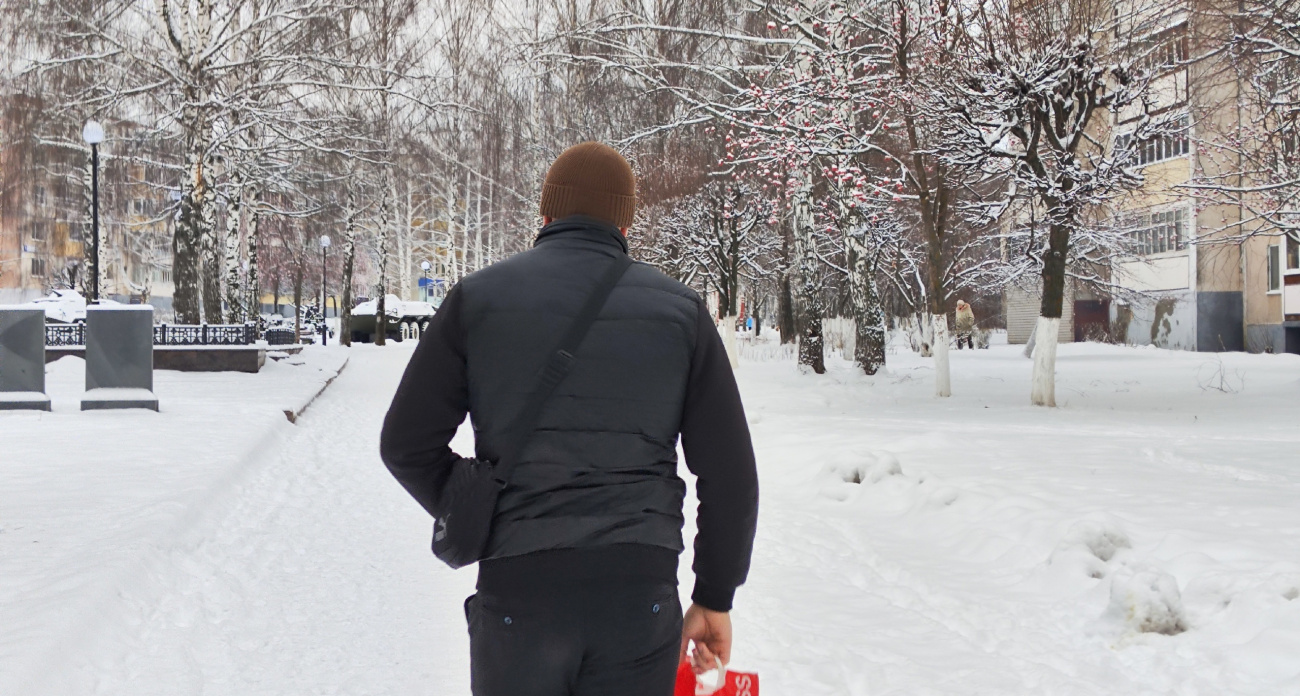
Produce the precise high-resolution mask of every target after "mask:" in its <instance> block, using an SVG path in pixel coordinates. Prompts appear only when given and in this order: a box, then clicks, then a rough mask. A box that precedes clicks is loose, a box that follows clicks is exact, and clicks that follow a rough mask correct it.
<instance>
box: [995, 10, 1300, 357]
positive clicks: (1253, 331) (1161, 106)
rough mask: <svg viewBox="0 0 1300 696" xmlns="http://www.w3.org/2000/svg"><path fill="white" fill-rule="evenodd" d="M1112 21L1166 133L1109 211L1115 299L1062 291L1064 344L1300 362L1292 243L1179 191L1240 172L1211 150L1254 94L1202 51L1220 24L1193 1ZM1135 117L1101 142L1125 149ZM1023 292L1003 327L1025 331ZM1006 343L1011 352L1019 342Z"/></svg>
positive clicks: (1149, 147) (1221, 55)
mask: <svg viewBox="0 0 1300 696" xmlns="http://www.w3.org/2000/svg"><path fill="white" fill-rule="evenodd" d="M1198 1H1199V0H1198ZM1115 16H1116V17H1117V18H1119V19H1118V26H1117V27H1116V35H1117V36H1123V37H1126V38H1125V40H1126V41H1127V42H1128V43H1129V44H1130V48H1131V50H1133V52H1134V54H1135V55H1139V56H1141V61H1142V63H1143V67H1145V68H1147V69H1148V70H1149V71H1150V73H1151V74H1152V75H1154V78H1153V82H1152V84H1151V89H1150V97H1149V98H1150V101H1149V104H1148V113H1149V115H1150V117H1151V118H1153V119H1155V120H1157V121H1158V122H1161V123H1164V124H1167V125H1168V126H1169V128H1168V129H1167V130H1166V132H1165V134H1164V135H1161V136H1158V137H1154V138H1151V139H1149V140H1146V141H1143V142H1140V143H1137V147H1136V154H1135V158H1136V161H1135V162H1134V163H1133V164H1134V166H1136V167H1138V168H1139V169H1140V170H1141V172H1142V174H1143V177H1144V185H1143V187H1142V188H1141V189H1140V190H1138V191H1136V192H1134V193H1133V194H1132V195H1129V196H1126V197H1125V198H1123V199H1122V200H1120V201H1117V202H1116V203H1115V205H1114V207H1113V209H1112V210H1109V211H1107V213H1106V215H1107V216H1108V217H1109V218H1110V219H1109V220H1108V221H1107V222H1108V223H1109V224H1113V225H1116V226H1117V227H1118V228H1119V229H1122V230H1124V233H1125V234H1127V235H1128V236H1129V241H1130V242H1131V244H1130V245H1129V248H1130V250H1131V253H1130V254H1129V255H1128V256H1124V257H1120V258H1117V259H1115V260H1114V261H1113V262H1112V264H1111V267H1110V269H1109V277H1110V281H1111V283H1112V285H1113V290H1114V291H1113V292H1101V291H1096V290H1092V291H1085V290H1082V289H1080V290H1078V291H1077V292H1074V293H1070V294H1067V311H1069V310H1073V311H1072V312H1071V314H1072V315H1073V316H1072V319H1073V321H1072V324H1073V326H1072V331H1071V333H1072V334H1073V338H1074V339H1075V340H1082V339H1085V338H1089V337H1092V336H1098V337H1100V336H1101V335H1102V334H1103V333H1104V334H1105V336H1106V337H1107V338H1109V339H1110V340H1114V341H1117V342H1122V343H1129V344H1136V345H1155V346H1158V347H1162V348H1170V349H1178V350H1194V351H1241V350H1248V351H1252V352H1273V353H1281V352H1292V353H1300V243H1297V241H1296V240H1295V239H1293V238H1288V237H1286V236H1284V235H1281V234H1279V233H1277V232H1271V231H1270V230H1268V229H1264V228H1263V227H1262V226H1260V225H1257V224H1254V223H1252V222H1251V220H1252V215H1251V213H1250V212H1249V210H1247V209H1246V208H1245V207H1244V206H1242V205H1240V204H1237V205H1233V204H1232V203H1231V201H1230V200H1225V198H1229V197H1224V196H1220V197H1218V198H1217V199H1211V198H1208V197H1206V196H1204V195H1197V194H1196V189H1195V188H1193V187H1192V186H1189V185H1190V184H1194V183H1195V182H1196V181H1198V180H1199V181H1205V180H1207V179H1213V178H1214V177H1217V176H1220V175H1224V174H1230V173H1233V172H1236V171H1240V164H1239V162H1235V161H1233V159H1232V157H1231V156H1225V152H1224V150H1223V149H1222V148H1217V147H1216V145H1215V143H1216V142H1224V141H1226V140H1228V139H1231V138H1232V136H1233V134H1234V133H1237V132H1240V130H1241V129H1242V128H1244V127H1246V124H1247V123H1248V122H1251V120H1252V118H1254V114H1252V113H1251V111H1250V109H1249V106H1248V104H1249V102H1250V100H1249V99H1247V98H1245V96H1246V95H1245V94H1244V93H1243V90H1248V89H1251V87H1250V86H1249V85H1248V84H1244V83H1243V81H1242V79H1241V77H1240V75H1239V74H1238V73H1237V72H1236V70H1234V69H1233V66H1232V65H1231V64H1230V63H1229V58H1228V57H1227V56H1226V53H1225V52H1223V51H1214V50H1212V49H1213V48H1214V47H1215V46H1216V45H1217V46H1221V45H1222V43H1223V41H1224V38H1223V37H1224V35H1225V33H1224V31H1223V26H1222V24H1221V22H1222V20H1221V19H1218V18H1216V17H1215V16H1214V14H1213V13H1211V12H1208V11H1205V12H1203V11H1201V8H1200V7H1198V6H1197V4H1196V3H1170V2H1163V1H1162V0H1120V1H1118V2H1116V3H1115ZM1204 56H1209V57H1204ZM1243 105H1246V106H1243ZM1142 115H1143V114H1142V111H1141V108H1140V105H1135V106H1134V107H1133V108H1130V109H1128V110H1126V111H1124V112H1121V113H1119V114H1117V115H1116V116H1115V117H1114V118H1113V119H1112V121H1111V122H1110V123H1109V124H1107V127H1106V128H1105V129H1100V130H1101V131H1102V132H1099V133H1098V135H1099V140H1102V141H1103V142H1105V141H1109V142H1110V143H1113V144H1114V145H1115V146H1123V147H1130V146H1132V144H1133V143H1132V138H1133V137H1134V136H1133V133H1134V131H1135V129H1136V128H1137V125H1138V122H1139V119H1140V118H1141V117H1142ZM1230 180H1232V179H1230ZM1234 181H1241V183H1249V182H1246V181H1243V180H1239V179H1238V180H1234ZM1033 295H1034V293H1033V291H1032V290H1026V289H1020V288H1013V289H1009V290H1008V291H1007V305H1006V306H1007V312H1008V315H1007V324H1008V328H1009V329H1010V327H1012V326H1020V325H1029V326H1032V321H1033V319H1032V317H1033V316H1036V314H1037V305H1036V303H1035V302H1033V301H1031V300H1032V299H1033V297H1031V296H1033ZM1021 314H1023V315H1026V316H1020V315H1021ZM1085 317H1086V318H1085ZM1065 323H1066V322H1065V321H1064V319H1063V321H1062V326H1063V330H1062V334H1063V335H1062V340H1066V337H1065V335H1064V334H1065V333H1066V332H1065V330H1064V325H1065ZM1103 324H1104V326H1103ZM1020 333H1024V332H1023V331H1021V332H1020ZM1011 334H1012V335H1010V338H1011V340H1012V341H1013V342H1016V341H1017V339H1019V340H1020V341H1021V342H1023V340H1024V338H1027V336H1025V337H1024V338H1020V337H1019V336H1018V335H1016V334H1015V332H1011Z"/></svg>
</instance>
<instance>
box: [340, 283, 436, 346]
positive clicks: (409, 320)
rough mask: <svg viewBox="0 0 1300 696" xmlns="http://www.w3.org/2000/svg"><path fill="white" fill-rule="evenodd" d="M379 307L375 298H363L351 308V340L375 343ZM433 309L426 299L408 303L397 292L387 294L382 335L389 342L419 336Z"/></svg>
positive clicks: (426, 326)
mask: <svg viewBox="0 0 1300 696" xmlns="http://www.w3.org/2000/svg"><path fill="white" fill-rule="evenodd" d="M378 306H379V301H378V300H366V301H365V302H361V303H359V304H358V305H357V306H356V307H354V308H353V309H352V319H351V320H350V321H349V322H348V330H349V331H351V332H352V342H353V343H373V342H374V340H375V324H376V322H375V315H376V314H377V312H378ZM436 311H437V310H436V309H434V307H433V305H431V304H429V303H428V302H408V301H406V300H402V299H400V298H398V297H397V295H387V296H385V297H384V315H385V316H386V317H387V318H388V330H387V331H386V332H385V335H386V336H387V338H388V340H390V341H403V340H406V339H408V338H410V339H418V338H419V337H420V334H422V333H424V330H425V329H427V328H428V327H429V320H430V319H432V318H433V315H434V312H436Z"/></svg>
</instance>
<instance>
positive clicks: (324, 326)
mask: <svg viewBox="0 0 1300 696" xmlns="http://www.w3.org/2000/svg"><path fill="white" fill-rule="evenodd" d="M329 248H330V236H329V235H328V234H323V235H321V237H320V344H321V345H322V346H323V345H325V344H326V343H328V342H329V335H330V330H329V325H328V323H327V322H326V321H325V298H326V297H327V295H326V294H325V254H326V253H327V252H328V251H329Z"/></svg>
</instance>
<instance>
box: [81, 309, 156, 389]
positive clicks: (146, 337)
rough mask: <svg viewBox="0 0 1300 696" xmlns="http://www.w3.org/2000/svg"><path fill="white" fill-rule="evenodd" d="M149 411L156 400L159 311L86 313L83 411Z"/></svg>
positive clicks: (102, 311) (128, 310) (96, 311)
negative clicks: (156, 317) (155, 321)
mask: <svg viewBox="0 0 1300 696" xmlns="http://www.w3.org/2000/svg"><path fill="white" fill-rule="evenodd" d="M111 408H148V409H152V410H154V411H157V410H158V399H157V397H156V396H154V394H153V307H150V306H149V305H98V306H91V307H87V308H86V394H85V396H83V397H82V399H81V410H83V411H89V410H97V409H111Z"/></svg>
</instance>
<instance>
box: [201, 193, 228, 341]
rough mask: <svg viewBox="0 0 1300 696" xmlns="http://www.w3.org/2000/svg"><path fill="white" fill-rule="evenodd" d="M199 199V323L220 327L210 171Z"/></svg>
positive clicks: (219, 264)
mask: <svg viewBox="0 0 1300 696" xmlns="http://www.w3.org/2000/svg"><path fill="white" fill-rule="evenodd" d="M204 173H205V174H204V179H205V181H204V182H203V199H202V201H203V202H202V205H201V206H200V208H199V219H200V220H201V221H202V228H201V229H200V231H199V249H200V253H201V254H202V255H203V256H202V259H201V264H202V269H203V320H204V321H205V322H207V323H209V324H220V323H221V320H222V316H223V312H222V307H221V305H222V302H221V300H222V297H221V276H222V265H223V264H222V261H223V257H222V255H221V254H219V253H217V221H216V200H215V198H216V191H215V190H214V189H213V188H212V177H211V174H210V169H209V168H208V167H205V168H204Z"/></svg>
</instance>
